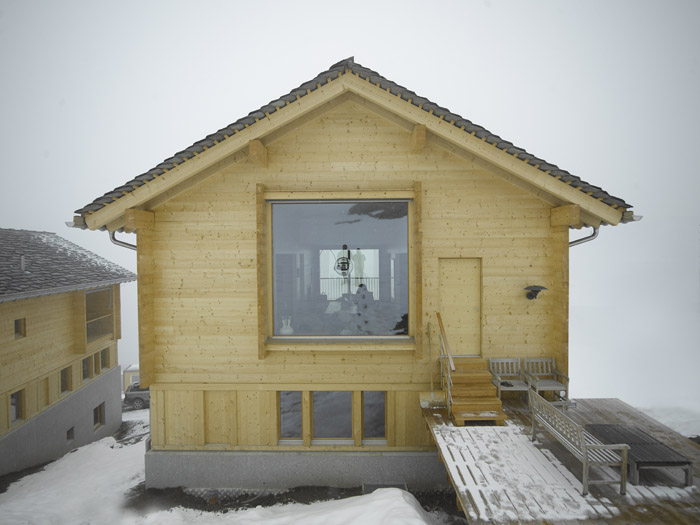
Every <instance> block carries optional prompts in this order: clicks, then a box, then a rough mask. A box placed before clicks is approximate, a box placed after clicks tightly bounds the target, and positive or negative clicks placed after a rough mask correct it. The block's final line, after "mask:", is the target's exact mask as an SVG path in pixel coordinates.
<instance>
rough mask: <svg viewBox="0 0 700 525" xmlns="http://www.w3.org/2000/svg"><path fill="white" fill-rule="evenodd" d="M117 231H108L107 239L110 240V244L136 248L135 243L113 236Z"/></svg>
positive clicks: (131, 248)
mask: <svg viewBox="0 0 700 525" xmlns="http://www.w3.org/2000/svg"><path fill="white" fill-rule="evenodd" d="M116 233H117V232H109V240H110V241H112V244H116V245H117V246H121V247H122V248H128V249H130V250H136V245H135V244H130V243H128V242H124V241H120V240H119V239H117V238H116V237H115V235H116Z"/></svg>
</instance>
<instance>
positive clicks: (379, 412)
mask: <svg viewBox="0 0 700 525" xmlns="http://www.w3.org/2000/svg"><path fill="white" fill-rule="evenodd" d="M362 437H363V438H365V439H384V438H386V393H385V392H376V391H375V392H363V393H362Z"/></svg>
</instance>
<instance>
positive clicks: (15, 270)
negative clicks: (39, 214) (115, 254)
mask: <svg viewBox="0 0 700 525" xmlns="http://www.w3.org/2000/svg"><path fill="white" fill-rule="evenodd" d="M135 279H136V275H135V274H134V273H132V272H130V271H129V270H126V269H124V268H122V267H121V266H119V265H117V264H114V263H112V262H110V261H108V260H106V259H103V258H102V257H100V256H99V255H96V254H94V253H92V252H91V251H88V250H86V249H85V248H81V247H80V246H78V245H76V244H73V243H72V242H70V241H67V240H66V239H64V238H62V237H59V236H58V235H56V234H55V233H49V232H37V231H29V230H11V229H3V228H0V303H2V302H6V301H15V300H17V299H27V298H30V297H38V296H41V295H51V294H55V293H64V292H71V291H74V290H84V289H87V288H96V287H99V286H107V285H111V284H117V283H123V282H127V281H133V280H135Z"/></svg>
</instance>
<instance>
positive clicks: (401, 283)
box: [271, 200, 409, 337]
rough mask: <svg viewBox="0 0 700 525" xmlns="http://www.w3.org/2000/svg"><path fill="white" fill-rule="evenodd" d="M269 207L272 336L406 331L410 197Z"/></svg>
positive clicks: (285, 203) (402, 333)
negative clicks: (271, 257)
mask: <svg viewBox="0 0 700 525" xmlns="http://www.w3.org/2000/svg"><path fill="white" fill-rule="evenodd" d="M271 207H272V254H273V263H272V277H273V279H272V285H273V291H272V295H273V323H272V324H273V335H275V336H278V337H295V336H305V337H309V336H354V337H368V336H369V337H372V336H405V335H408V303H409V300H408V298H409V288H408V287H409V278H408V274H409V265H408V209H409V202H408V201H407V200H382V201H378V200H357V201H275V202H272V203H271Z"/></svg>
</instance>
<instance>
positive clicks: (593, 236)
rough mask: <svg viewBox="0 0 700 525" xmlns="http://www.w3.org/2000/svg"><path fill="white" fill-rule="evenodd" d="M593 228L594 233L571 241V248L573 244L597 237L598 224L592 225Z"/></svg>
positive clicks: (576, 244)
mask: <svg viewBox="0 0 700 525" xmlns="http://www.w3.org/2000/svg"><path fill="white" fill-rule="evenodd" d="M591 228H593V233H591V234H590V235H589V236H588V237H582V238H580V239H576V240H575V241H571V242H570V243H569V248H571V247H572V246H578V245H579V244H583V243H584V242H588V241H592V240H593V239H595V238H596V237H598V229H599V227H598V226H591Z"/></svg>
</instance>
